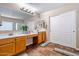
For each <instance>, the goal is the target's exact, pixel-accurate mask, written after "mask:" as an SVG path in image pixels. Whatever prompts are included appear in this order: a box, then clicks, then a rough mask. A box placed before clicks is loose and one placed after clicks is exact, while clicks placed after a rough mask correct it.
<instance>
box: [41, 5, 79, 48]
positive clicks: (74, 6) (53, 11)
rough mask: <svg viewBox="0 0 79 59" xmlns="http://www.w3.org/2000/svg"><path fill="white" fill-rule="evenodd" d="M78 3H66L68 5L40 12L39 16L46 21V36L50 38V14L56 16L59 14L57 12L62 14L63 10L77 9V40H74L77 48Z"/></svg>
mask: <svg viewBox="0 0 79 59" xmlns="http://www.w3.org/2000/svg"><path fill="white" fill-rule="evenodd" d="M78 6H79V4H68V5H64V6H62V7H61V8H57V9H55V10H50V11H48V12H45V13H42V14H41V18H42V19H43V20H46V21H47V22H48V26H49V27H48V38H49V39H50V37H49V35H50V25H49V24H50V22H49V19H50V17H51V16H52V17H53V16H56V15H59V14H62V13H65V12H68V11H72V10H78V11H77V21H76V22H77V23H76V24H77V41H76V44H77V48H79V8H78Z"/></svg>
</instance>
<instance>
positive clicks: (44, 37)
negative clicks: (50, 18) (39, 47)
mask: <svg viewBox="0 0 79 59" xmlns="http://www.w3.org/2000/svg"><path fill="white" fill-rule="evenodd" d="M45 41H46V32H43V42H45Z"/></svg>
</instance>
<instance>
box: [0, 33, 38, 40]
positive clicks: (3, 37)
mask: <svg viewBox="0 0 79 59" xmlns="http://www.w3.org/2000/svg"><path fill="white" fill-rule="evenodd" d="M33 34H37V33H30V34H14V35H11V36H9V35H8V34H7V35H0V39H5V38H12V37H19V36H28V35H33Z"/></svg>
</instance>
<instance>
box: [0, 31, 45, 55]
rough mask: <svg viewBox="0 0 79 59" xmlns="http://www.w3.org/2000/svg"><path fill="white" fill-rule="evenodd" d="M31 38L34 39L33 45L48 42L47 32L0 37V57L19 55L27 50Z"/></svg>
mask: <svg viewBox="0 0 79 59" xmlns="http://www.w3.org/2000/svg"><path fill="white" fill-rule="evenodd" d="M29 38H33V44H40V43H42V42H45V41H46V32H45V31H43V32H39V33H38V34H21V35H12V36H3V37H0V56H12V55H17V54H18V53H21V52H23V51H25V50H27V47H26V45H27V40H28V39H29Z"/></svg>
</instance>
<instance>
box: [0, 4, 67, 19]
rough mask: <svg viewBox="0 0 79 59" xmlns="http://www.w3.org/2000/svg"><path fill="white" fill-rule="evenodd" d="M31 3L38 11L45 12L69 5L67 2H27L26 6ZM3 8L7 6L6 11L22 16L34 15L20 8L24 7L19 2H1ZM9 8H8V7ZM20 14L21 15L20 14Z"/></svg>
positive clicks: (0, 6)
mask: <svg viewBox="0 0 79 59" xmlns="http://www.w3.org/2000/svg"><path fill="white" fill-rule="evenodd" d="M26 5H29V6H31V7H32V8H36V9H37V12H38V13H44V12H46V11H49V10H53V9H56V8H60V7H62V6H64V5H67V4H66V3H25V6H26ZM2 7H4V8H3V10H4V9H5V8H6V11H10V10H11V11H13V13H15V14H17V15H18V16H20V17H21V16H22V18H31V17H32V16H31V15H29V14H27V13H25V12H22V11H21V10H20V8H21V7H22V6H21V5H19V4H18V3H0V8H2ZM7 8H8V9H7ZM19 14H20V15H19Z"/></svg>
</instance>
